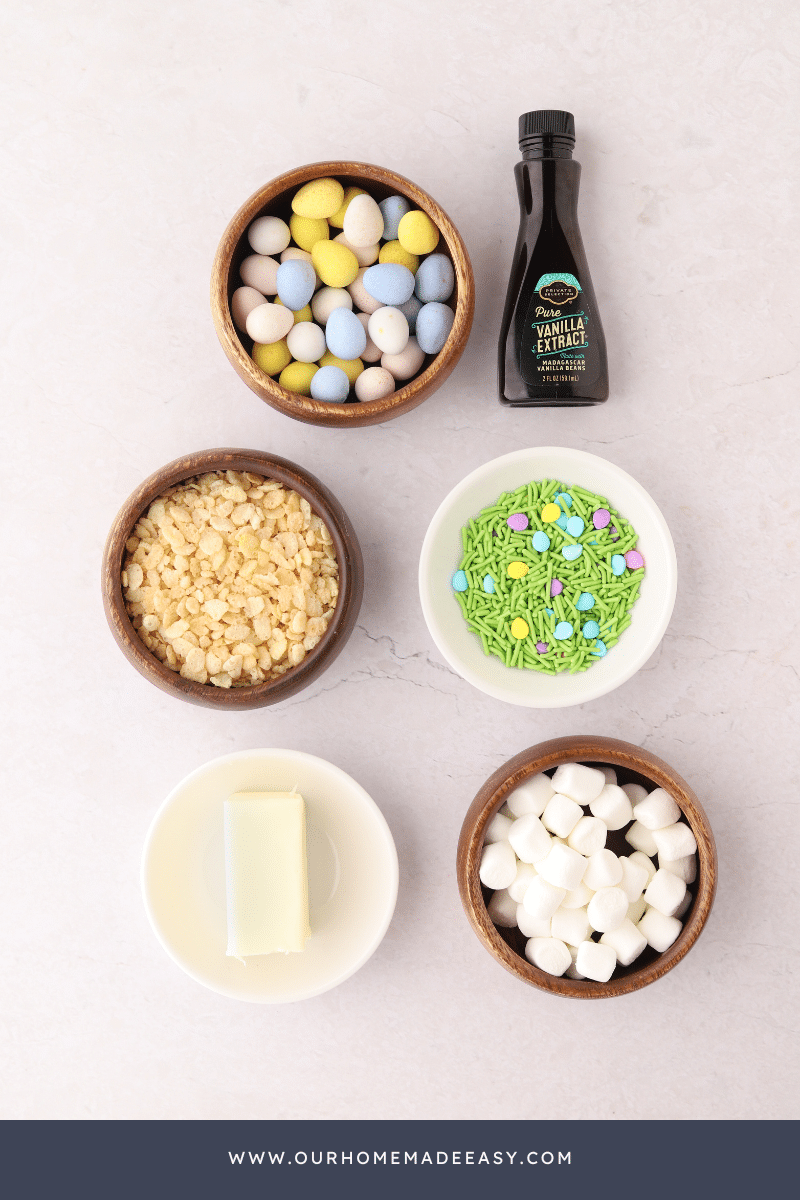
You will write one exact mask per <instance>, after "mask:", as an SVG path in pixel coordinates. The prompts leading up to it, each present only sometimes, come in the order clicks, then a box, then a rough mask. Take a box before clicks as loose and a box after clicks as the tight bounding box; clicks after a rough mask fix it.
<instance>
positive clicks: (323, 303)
mask: <svg viewBox="0 0 800 1200" xmlns="http://www.w3.org/2000/svg"><path fill="white" fill-rule="evenodd" d="M352 307H353V297H352V296H351V295H350V293H349V292H348V291H347V289H346V288H332V287H324V288H320V290H319V291H318V292H317V294H316V295H315V296H313V297H312V299H311V314H312V316H313V318H314V320H315V321H316V322H317V324H319V325H327V323H328V317H329V316H330V315H331V313H332V312H333V310H334V309H335V308H349V309H352Z"/></svg>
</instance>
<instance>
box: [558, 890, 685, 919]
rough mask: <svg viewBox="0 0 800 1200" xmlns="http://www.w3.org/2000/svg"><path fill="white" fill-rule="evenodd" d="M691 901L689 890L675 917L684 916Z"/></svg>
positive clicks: (676, 910)
mask: <svg viewBox="0 0 800 1200" xmlns="http://www.w3.org/2000/svg"><path fill="white" fill-rule="evenodd" d="M691 903H692V893H691V892H690V891H688V890H687V892H686V895H685V896H684V897H683V899H682V900H681V902H680V904H679V905H678V907H677V908H676V909H675V912H674V913H673V914H672V915H673V917H682V916H683V915H684V913H686V912H688V910H689V908H690V907H691ZM561 905H562V907H563V905H564V901H563V900H562V901H561Z"/></svg>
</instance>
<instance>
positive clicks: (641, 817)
mask: <svg viewBox="0 0 800 1200" xmlns="http://www.w3.org/2000/svg"><path fill="white" fill-rule="evenodd" d="M633 816H634V819H635V820H636V821H638V822H639V824H640V825H644V827H645V829H663V828H664V827H665V826H666V825H674V824H675V822H676V821H679V820H680V818H681V810H680V809H679V808H678V806H677V804H676V803H675V801H674V800H673V799H672V796H670V794H669V792H665V791H664V789H663V788H656V790H655V791H654V792H651V793H650V795H649V796H646V797H645V799H644V800H640V801H639V803H638V804H635V805H634V806H633Z"/></svg>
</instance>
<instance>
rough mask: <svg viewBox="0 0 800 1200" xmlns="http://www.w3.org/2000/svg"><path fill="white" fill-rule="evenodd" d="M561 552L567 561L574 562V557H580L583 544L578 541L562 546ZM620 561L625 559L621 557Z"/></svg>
mask: <svg viewBox="0 0 800 1200" xmlns="http://www.w3.org/2000/svg"><path fill="white" fill-rule="evenodd" d="M561 553H562V554H563V555H564V558H565V559H566V560H567V562H574V561H575V559H576V558H580V556H581V555H582V554H583V546H582V545H581V544H580V542H576V543H575V544H574V546H562V547H561ZM617 557H619V556H617ZM622 561H623V562H624V561H625V559H624V558H623V560H622ZM612 569H613V568H612Z"/></svg>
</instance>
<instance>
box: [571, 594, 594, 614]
mask: <svg viewBox="0 0 800 1200" xmlns="http://www.w3.org/2000/svg"><path fill="white" fill-rule="evenodd" d="M575 607H576V608H577V610H578V612H586V611H587V609H589V608H594V596H593V595H592V593H591V592H581V594H580V596H578V599H577V600H576V601H575Z"/></svg>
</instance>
